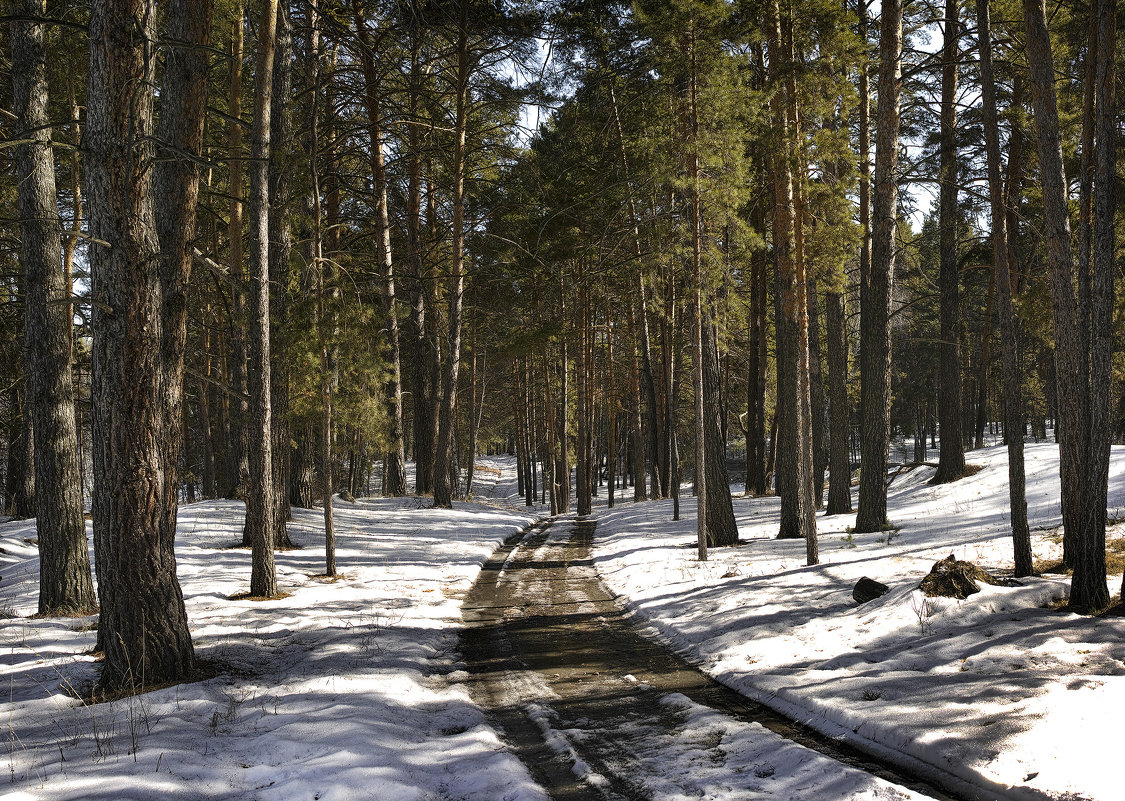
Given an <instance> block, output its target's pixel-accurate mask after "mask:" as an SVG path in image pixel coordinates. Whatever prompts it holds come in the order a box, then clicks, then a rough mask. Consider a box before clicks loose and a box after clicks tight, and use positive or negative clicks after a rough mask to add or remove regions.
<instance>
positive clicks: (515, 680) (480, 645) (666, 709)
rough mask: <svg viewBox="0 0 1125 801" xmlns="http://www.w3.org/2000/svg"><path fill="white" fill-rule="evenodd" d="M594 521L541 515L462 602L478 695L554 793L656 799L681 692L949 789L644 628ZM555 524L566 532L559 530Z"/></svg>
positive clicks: (901, 780)
mask: <svg viewBox="0 0 1125 801" xmlns="http://www.w3.org/2000/svg"><path fill="white" fill-rule="evenodd" d="M595 526H596V523H595V521H593V520H573V519H563V520H559V521H558V522H553V521H551V520H547V521H541V522H540V523H538V524H536V525H535V526H533V527H531V528H530V529H529V530H528V531H527V532H525V534H524V535H523V536H522V538H519V539H517V540H513V541H509V542H508V543H507V544H506V545H505V546H503V547H502V548H500V549H499V550H498V551H497V552H496V553H495V554H493V556H492V558H491V559H490V560H489V561H488V562H487V563H486V564H485V566H484V569H483V570H482V572H481V575H480V578H479V579H478V580H477V582H476V584H475V585H474V587H473V589H472V591H471V592H470V593H469V595H468V597H467V598H466V600H465V603H464V606H463V609H462V615H463V617H464V620H465V622H466V629H465V632H464V634H463V636H462V643H461V650H462V654H463V657H464V660H465V662H466V664H467V666H468V670H469V672H470V674H471V676H472V684H471V686H472V691H473V695H474V697H475V699H476V700H477V701H478V702H479V703H480V704H481V705H482V706H484V707H485V709H487V710H488V711H489V713H490V714H491V716H492V717H493V719H494V720H495V722H496V723H498V724H499V726H500V727H501V729H502V730H503V732H504V735H505V737H506V739H507V740H508V742H509V744H510V745H511V747H512V748H513V749H514V750H515V751H516V753H517V754H518V755H519V756H520V758H521V759H522V760H523V762H524V763H525V764H526V765H527V766H528V768H529V769H530V771H531V773H532V775H533V776H534V777H535V779H536V780H537V781H538V782H539V783H540V784H541V785H542V786H543V787H544V788H546V789H547V790H548V792H550V794H551V795H552V797H553V798H555V799H558V800H559V801H571V799H574V800H576V801H577V800H578V799H582V800H585V799H598V800H599V801H601V800H602V799H647V798H650V797H651V795H652V792H651V790H650V789H649V788H650V787H651V784H650V782H649V781H648V779H649V778H650V777H648V776H646V773H648V772H651V771H654V770H655V771H657V772H659V771H661V770H662V769H663V766H662V765H661V758H660V755H659V754H654V749H658V748H659V745H658V743H659V742H660V741H661V738H662V737H663V738H665V739H666V738H667V736H668V734H667V733H668V732H675V731H677V730H680V729H683V728H684V723H685V721H684V712H683V710H682V707H680V706H677V705H676V704H670V703H668V696H669V695H670V694H673V693H681V694H683V695H685V696H687V697H688V698H690V699H691V700H692V701H694V702H696V703H697V704H701V705H703V706H705V707H709V708H711V709H713V710H716V711H718V712H720V713H722V714H724V715H727V716H730V717H731V718H734V719H735V720H738V721H742V722H745V723H758V724H761V725H762V726H764V727H766V728H768V729H770V730H772V731H773V732H775V733H778V734H780V735H782V736H784V737H786V738H788V739H790V740H793V741H795V742H797V743H799V744H801V745H804V746H807V747H809V748H812V749H813V750H816V751H819V752H821V753H823V754H826V755H828V756H830V757H832V758H834V759H837V760H839V761H841V762H844V763H846V764H848V765H850V766H852V767H855V768H859V769H861V770H864V771H867V772H869V773H873V774H875V775H877V776H879V777H881V778H883V779H886V780H888V781H890V782H892V783H894V784H898V785H901V786H904V787H908V788H910V789H911V790H914V791H915V792H919V793H923V794H925V795H929V796H931V797H934V798H950V797H951V796H949V795H947V794H943V793H942V792H940V791H938V790H936V789H935V788H933V787H931V786H929V785H927V784H925V783H924V782H921V781H918V780H915V779H914V778H913V777H909V776H905V775H903V774H902V773H901V772H900V771H897V770H895V769H891V768H888V767H887V766H884V765H882V764H880V763H879V762H878V761H876V760H872V759H870V758H868V757H866V756H864V755H862V754H859V753H857V752H854V751H850V750H842V749H841V748H840V747H839V746H838V745H837V744H836V743H834V742H833V741H831V740H828V739H827V738H823V737H821V736H820V735H818V734H816V733H815V732H812V731H810V730H808V729H805V728H803V727H801V726H800V725H797V724H794V723H792V722H790V721H788V720H786V719H784V718H782V717H780V716H779V715H777V714H776V713H774V712H772V711H771V710H769V709H767V708H765V707H763V706H761V705H759V704H756V703H754V702H751V701H749V700H748V699H746V698H744V697H743V696H741V695H739V694H738V693H736V692H734V691H732V690H730V689H728V688H726V687H724V686H722V685H720V684H718V683H716V682H714V681H712V680H711V679H709V678H708V677H707V676H705V675H704V674H703V673H701V672H700V671H699V670H697V669H696V668H695V667H693V666H692V665H690V664H689V663H688V662H686V661H685V660H684V659H682V658H681V657H680V656H678V655H677V654H675V653H673V652H672V651H670V650H668V649H667V648H665V647H664V646H663V645H661V644H660V643H658V642H656V641H655V640H653V639H650V638H648V637H646V636H644V635H643V634H642V633H641V632H640V630H639V629H638V627H637V626H636V625H635V624H634V622H633V621H632V620H631V619H630V617H629V616H628V615H627V614H626V613H625V612H624V611H623V609H622V607H621V606H619V605H618V603H617V602H616V601H615V599H614V597H613V595H612V593H610V591H609V590H607V589H606V587H605V585H604V584H602V582H601V581H600V579H599V578H598V576H597V572H596V570H595V568H594V565H593V561H592V559H591V558H590V545H591V542H592V538H593V536H594V531H595ZM558 527H566V529H569V531H567V530H566V529H564V531H563V532H562V533H563V534H564V536H559V534H560V532H559V531H558V530H557V528H558ZM567 533H569V536H565V535H566V534H567ZM682 739H683V738H681V742H679V743H678V744H677V749H678V750H679V752H680V753H682V751H683V748H684V744H683V742H682ZM687 747H688V748H690V749H696V750H697V751H698V752H699V753H698V757H695V756H691V755H690V754H689V758H690V759H695V758H698V759H706V760H710V761H711V762H712V763H714V762H715V761H718V760H722V759H724V758H725V756H724V753H723V750H722V749H720V748H719V743H718V742H708V741H706V740H703V741H698V742H690V743H688V745H687Z"/></svg>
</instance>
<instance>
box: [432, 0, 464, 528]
mask: <svg viewBox="0 0 1125 801" xmlns="http://www.w3.org/2000/svg"><path fill="white" fill-rule="evenodd" d="M468 24H469V21H468V0H462V2H461V3H460V15H459V20H458V26H457V42H456V65H455V69H456V77H455V83H456V85H455V91H456V93H457V98H456V108H455V115H456V116H455V122H454V131H453V141H454V145H453V243H452V244H453V263H452V264H451V275H450V278H449V337H448V344H447V351H446V355H445V375H444V376H443V377H442V395H441V413H440V415H439V417H438V436H437V451H436V458H435V460H434V506H435V507H437V508H443V509H451V508H453V492H454V489H455V486H454V484H453V482H452V481H451V480H450V476H449V473H450V468H451V466H452V464H453V461H454V453H453V426H454V419H453V415H454V412H455V411H456V409H457V375H458V372H459V370H460V366H461V299H462V293H463V292H464V289H465V137H466V129H467V127H468V116H469V72H470V64H469V31H468Z"/></svg>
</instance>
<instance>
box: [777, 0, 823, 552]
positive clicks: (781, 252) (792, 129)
mask: <svg viewBox="0 0 1125 801" xmlns="http://www.w3.org/2000/svg"><path fill="white" fill-rule="evenodd" d="M766 13H767V15H768V16H767V19H766V42H767V47H768V51H769V59H770V79H771V82H772V83H773V84H774V86H775V93H774V95H773V97H772V98H771V101H770V106H771V111H772V118H773V124H774V129H775V131H776V132H777V135H778V136H779V138H780V142H779V143H778V146H777V148H776V150H775V154H774V157H773V164H772V165H771V170H772V173H773V184H774V250H775V251H776V253H777V268H776V296H775V305H776V310H777V320H776V328H777V331H778V334H777V365H778V368H777V376H778V377H777V419H778V424H777V425H778V432H777V439H778V442H779V444H780V448H781V450H779V451H776V452H775V453H776V457H775V458H780V457H781V456H782V453H781V451H784V452H785V457H784V464H783V465H781V466H779V468H778V471H777V479H778V480H777V488H778V494H779V495H781V524H780V527H779V531H778V537H779V538H782V539H788V538H804V539H805V542H806V543H807V557H808V562H809V564H816V561H817V553H816V551H817V545H816V518H815V516H814V515H815V507H814V505H813V499H812V475H811V473H812V428H811V425H810V423H811V420H810V419H809V415H810V408H809V379H808V370H809V353H808V317H807V311H806V305H805V301H806V294H805V293H806V276H805V265H804V264H803V263H802V260H801V259H800V258H799V257H800V254H799V253H798V250H797V245H798V241H797V227H796V223H797V220H796V207H795V205H794V190H793V173H792V160H793V158H794V153H795V136H796V119H795V113H794V107H795V104H796V98H794V97H790V95H791V93H792V88H791V87H790V86H789V82H788V81H787V80H786V78H787V76H786V71H787V69H788V68H789V67H790V65H791V62H792V42H791V41H784V42H783V40H782V20H781V13H780V8H779V6H778V3H777V2H776V0H771V2H770V3H769V4H768V5H767V9H766ZM786 27H787V28H788V26H786Z"/></svg>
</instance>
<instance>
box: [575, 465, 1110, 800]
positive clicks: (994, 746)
mask: <svg viewBox="0 0 1125 801" xmlns="http://www.w3.org/2000/svg"><path fill="white" fill-rule="evenodd" d="M1026 460H1027V480H1028V485H1027V490H1028V491H1027V498H1028V512H1029V516H1030V520H1031V526H1032V529H1033V531H1032V534H1033V545H1034V550H1035V556H1036V557H1037V558H1051V557H1055V556H1057V555H1058V551H1059V549H1060V546H1059V545H1058V544H1057V531H1056V529H1057V527H1058V526H1059V525H1060V517H1059V484H1058V474H1057V469H1058V460H1057V446H1055V445H1053V444H1046V443H1045V444H1040V445H1036V444H1029V445H1028V447H1027V457H1026ZM969 461H970V462H972V463H974V464H979V465H981V466H982V468H983V469H982V470H981V471H980V472H979V473H978V474H976V475H974V476H971V477H968V478H965V479H962V480H961V481H959V482H956V483H954V484H948V485H942V486H932V485H930V484H928V483H927V482H928V481H929V479H930V478H931V477H932V475H933V468H930V467H919V468H916V469H914V470H913V471H911V472H909V473H903V474H901V475H899V476H898V477H897V478H896V479H895V481H894V483H893V484H892V485H891V489H890V493H889V498H888V510H889V516H890V518H891V519H892V521H893V522H894V523H895V524H896V525H898V526H901V529H900V530H898V531H892V532H888V533H884V534H863V535H860V534H849V533H848V531H847V527H849V526H851V525H852V524H854V522H855V518H854V515H844V516H834V517H825V516H823V515H818V517H817V524H818V530H819V537H820V555H821V564H820V565H818V566H815V567H811V568H810V567H805V566H804V549H805V546H804V542H803V541H800V540H798V541H791V540H790V541H779V540H776V539H774V536H775V534H776V532H777V520H778V510H779V501H778V500H777V499H776V498H760V499H756V498H736V499H735V502H734V505H735V514H736V516H737V518H738V523H739V533H740V537H741V539H742V540H743V541H744V544H742V545H741V546H739V547H735V548H722V549H714V550H713V551H712V553H711V560H710V561H708V562H706V563H701V562H699V561H697V560H696V558H695V544H694V537H695V527H696V521H695V504H694V501H692V500H691V499H690V498H688V499H685V502H684V504H683V512H684V514H683V518H682V519H681V520H680V521H679V522H677V523H673V522H672V521H671V503H670V502H664V501H661V502H656V503H646V504H638V505H633V504H630V503H626V504H623V505H621V506H618V507H617V508H615V509H613V510H607V509H605V508H604V507H601V508H599V509H598V510H597V514H598V518H599V522H598V533H597V536H596V538H595V541H596V543H597V546H596V549H595V555H596V564H597V567H598V570H599V572H600V573H601V575H602V577H603V579H604V580H605V581H606V582H607V584H608V585H609V586H610V588H611V589H613V590H614V591H615V592H617V593H620V595H621V596H622V599H623V601H624V602H626V603H627V604H628V605H629V606H630V607H631V608H632V609H634V610H635V611H636V612H637V613H638V615H639V616H641V617H642V618H644V619H645V620H647V621H648V622H649V624H651V626H652V627H653V628H654V629H655V630H657V631H658V632H659V633H660V635H662V636H663V637H665V638H666V639H667V640H668V641H670V643H671V644H673V645H674V646H675V647H677V648H680V649H683V650H684V651H686V652H688V653H690V654H691V655H692V656H693V657H694V658H695V659H697V660H698V661H699V662H700V663H701V664H702V665H703V666H704V667H705V669H706V670H707V671H708V672H709V673H711V674H712V675H714V676H716V677H717V678H719V679H720V680H721V681H723V682H724V683H725V684H728V685H729V686H732V687H734V688H736V689H738V690H739V691H741V692H743V693H745V694H746V695H748V696H750V697H753V698H756V699H759V700H761V701H764V702H765V703H767V704H769V705H770V706H773V707H775V708H777V709H779V710H781V711H783V712H785V713H787V714H789V715H791V716H793V717H795V718H796V719H798V720H801V721H805V722H807V723H809V724H810V725H812V726H813V727H815V728H817V729H820V730H822V731H824V732H825V733H828V734H831V735H833V736H837V737H840V738H841V739H845V740H851V741H853V742H859V741H862V742H863V744H864V745H866V747H868V748H869V749H872V750H875V751H878V752H881V753H883V754H884V755H886V756H889V757H891V758H893V759H898V760H900V761H902V762H903V763H905V764H912V765H913V767H915V768H919V769H921V770H923V771H928V772H930V773H931V774H934V775H937V776H939V777H941V778H943V779H944V780H945V781H947V782H953V783H955V784H957V785H958V786H959V787H960V789H961V791H962V792H965V793H968V794H970V795H971V796H974V797H979V798H997V797H1006V798H1068V799H1079V798H1081V799H1099V800H1100V801H1110V800H1111V799H1120V798H1122V797H1125V796H1123V794H1122V790H1121V778H1120V775H1119V774H1118V773H1117V768H1118V765H1117V761H1116V758H1117V756H1118V753H1119V750H1120V749H1119V747H1118V744H1117V741H1118V737H1117V735H1116V733H1117V731H1118V730H1119V726H1120V722H1119V717H1120V715H1121V713H1122V710H1125V617H1119V616H1116V617H1115V616H1106V617H1100V618H1088V617H1080V616H1077V615H1073V614H1069V613H1066V612H1062V611H1059V610H1058V609H1057V608H1055V607H1057V606H1058V602H1061V601H1062V600H1063V599H1065V598H1066V597H1067V594H1068V591H1069V579H1068V578H1066V577H1062V576H1044V577H1041V578H1033V579H1026V580H1022V581H1023V585H1024V586H1022V587H1015V588H1006V587H991V586H984V587H982V589H981V592H980V593H978V594H976V595H972V596H970V598H969V599H968V600H965V601H957V600H951V599H941V598H931V599H926V598H924V597H923V596H922V594H921V593H920V592H918V591H917V590H916V588H917V586H918V582H919V581H920V580H921V578H922V577H923V576H924V575H925V574H926V573H927V572H929V569H930V567H931V566H932V565H933V563H934V562H935V561H936V560H938V559H940V558H943V557H946V556H948V555H949V554H950V553H953V554H955V555H956V556H957V558H959V559H969V560H972V561H974V562H976V563H978V564H980V565H982V566H985V567H990V568H1005V567H1008V568H1010V567H1011V565H1012V556H1011V552H1012V547H1011V540H1010V536H1009V530H1008V529H1007V521H1008V514H1007V504H1008V493H1007V458H1006V452H1005V450H1004V449H1003V448H1002V447H999V446H997V447H992V448H987V449H984V450H979V451H974V452H972V453H971V454H970V455H969ZM1109 506H1110V513H1111V516H1114V517H1116V516H1117V514H1116V513H1115V510H1117V509H1118V508H1119V507H1121V506H1125V448H1118V447H1115V448H1114V451H1113V465H1112V468H1111V476H1110V492H1109ZM1122 535H1125V531H1121V530H1120V529H1119V530H1117V531H1113V530H1111V533H1110V536H1111V537H1114V536H1122ZM862 576H869V577H871V578H874V579H877V580H879V581H882V582H884V583H886V584H888V585H889V586H890V588H891V589H890V592H889V593H887V594H886V595H885V596H883V597H882V598H879V599H877V600H875V601H871V602H869V603H867V604H864V605H858V604H856V602H855V601H853V600H852V596H851V590H852V587H853V585H854V584H855V582H856V581H857V580H858V579H859V578H860V577H862ZM1120 586H1121V576H1120V575H1117V576H1113V577H1111V578H1110V589H1111V593H1113V594H1116V593H1117V592H1119V590H1120Z"/></svg>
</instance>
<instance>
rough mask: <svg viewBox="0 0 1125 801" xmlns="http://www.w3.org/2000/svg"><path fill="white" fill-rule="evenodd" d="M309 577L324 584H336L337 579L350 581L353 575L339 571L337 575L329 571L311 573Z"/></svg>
mask: <svg viewBox="0 0 1125 801" xmlns="http://www.w3.org/2000/svg"><path fill="white" fill-rule="evenodd" d="M309 578H311V579H313V580H314V581H319V582H320V583H322V584H335V583H336V582H337V581H349V580H351V578H352V577H351V576H350V575H348V574H347V573H337V574H336V575H335V576H330V575H328V574H327V573H309Z"/></svg>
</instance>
